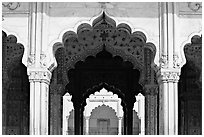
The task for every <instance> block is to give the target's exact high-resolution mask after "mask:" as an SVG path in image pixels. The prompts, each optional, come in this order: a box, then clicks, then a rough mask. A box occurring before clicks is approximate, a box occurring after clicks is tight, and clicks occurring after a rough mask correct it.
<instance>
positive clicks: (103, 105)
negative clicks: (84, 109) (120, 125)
mask: <svg viewBox="0 0 204 137" xmlns="http://www.w3.org/2000/svg"><path fill="white" fill-rule="evenodd" d="M100 107H106V108H109V109H110V110H111V111H112V112H114V114H115V116H116V117H117V113H116V111H115V109H114V108H112V107H111V106H109V105H105V104H102V105H98V106H97V107H95V108H94V109H92V111H91V112H90V118H91V116H92V113H93V112H94V111H96V110H97V109H100Z"/></svg>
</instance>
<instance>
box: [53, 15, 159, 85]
mask: <svg viewBox="0 0 204 137" xmlns="http://www.w3.org/2000/svg"><path fill="white" fill-rule="evenodd" d="M146 41H147V37H146V35H145V34H144V33H143V32H141V31H135V32H133V33H132V29H131V27H130V26H129V25H128V24H126V23H120V24H118V25H117V26H116V22H115V21H114V19H112V18H110V17H109V16H108V15H107V14H106V13H105V12H103V13H102V14H100V15H99V16H98V17H97V18H95V19H94V20H93V22H92V25H90V24H88V23H81V24H80V25H79V26H78V27H77V32H74V31H71V30H70V31H67V32H64V34H63V36H62V42H61V44H60V42H57V45H61V46H55V47H54V48H53V52H55V51H56V50H57V49H58V47H59V48H60V47H62V46H63V48H64V50H65V52H66V55H65V57H64V58H65V64H66V65H65V67H66V69H67V70H69V69H71V68H74V65H75V63H76V62H78V61H84V60H85V59H86V58H87V57H88V56H95V55H96V54H97V53H99V52H100V51H102V50H103V49H104V48H105V49H106V50H107V51H108V52H110V53H111V54H112V55H113V56H120V57H121V58H122V59H123V60H124V61H129V62H131V63H132V64H133V66H134V69H138V70H139V71H140V74H141V76H140V80H139V83H140V84H141V85H144V73H145V72H144V56H145V55H144V49H145V48H151V51H152V52H153V54H154V56H155V53H156V47H155V46H154V44H153V43H146ZM54 45H55V44H54Z"/></svg>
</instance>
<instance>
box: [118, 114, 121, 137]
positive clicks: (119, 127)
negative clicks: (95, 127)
mask: <svg viewBox="0 0 204 137" xmlns="http://www.w3.org/2000/svg"><path fill="white" fill-rule="evenodd" d="M118 135H122V117H118Z"/></svg>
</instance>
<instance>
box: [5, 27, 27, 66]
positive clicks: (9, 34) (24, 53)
mask: <svg viewBox="0 0 204 137" xmlns="http://www.w3.org/2000/svg"><path fill="white" fill-rule="evenodd" d="M3 36H7V37H10V38H11V37H13V36H14V37H15V38H14V37H13V40H14V39H15V40H14V41H13V42H15V43H17V44H20V45H22V46H23V49H24V51H23V55H22V59H21V62H22V63H23V64H24V65H25V66H27V50H26V49H27V47H26V46H25V45H26V42H25V41H22V40H21V39H20V38H19V36H18V34H17V33H16V32H13V31H12V32H10V31H8V30H7V29H5V28H2V42H3Z"/></svg>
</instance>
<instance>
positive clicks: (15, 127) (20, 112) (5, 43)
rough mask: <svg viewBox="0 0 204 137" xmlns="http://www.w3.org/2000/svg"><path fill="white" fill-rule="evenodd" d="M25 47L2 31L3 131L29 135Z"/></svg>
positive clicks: (28, 97)
mask: <svg viewBox="0 0 204 137" xmlns="http://www.w3.org/2000/svg"><path fill="white" fill-rule="evenodd" d="M23 53H24V47H23V45H22V44H20V43H17V38H16V37H15V36H14V35H8V36H7V34H6V33H5V32H4V31H2V73H3V74H2V79H3V81H2V131H3V134H7V135H26V134H29V108H30V92H29V89H30V84H29V80H28V76H27V69H26V67H25V66H24V65H23V63H22V56H23Z"/></svg>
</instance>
